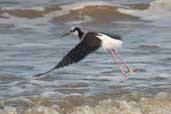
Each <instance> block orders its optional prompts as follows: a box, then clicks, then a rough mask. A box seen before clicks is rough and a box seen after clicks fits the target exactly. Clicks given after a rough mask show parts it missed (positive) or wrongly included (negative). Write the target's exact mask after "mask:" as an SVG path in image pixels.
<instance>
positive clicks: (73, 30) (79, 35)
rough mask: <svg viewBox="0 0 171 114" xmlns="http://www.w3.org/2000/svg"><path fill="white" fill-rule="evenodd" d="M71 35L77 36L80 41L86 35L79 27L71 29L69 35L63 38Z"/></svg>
mask: <svg viewBox="0 0 171 114" xmlns="http://www.w3.org/2000/svg"><path fill="white" fill-rule="evenodd" d="M70 34H74V35H77V36H78V37H79V38H80V39H81V37H82V36H83V35H84V33H83V32H82V31H81V29H80V28H79V27H71V28H70V31H69V32H68V33H66V34H64V35H63V36H62V37H65V36H67V35H70Z"/></svg>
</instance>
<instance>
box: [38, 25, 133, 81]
mask: <svg viewBox="0 0 171 114" xmlns="http://www.w3.org/2000/svg"><path fill="white" fill-rule="evenodd" d="M70 34H75V35H77V36H78V38H79V39H80V42H79V43H78V44H77V45H76V46H75V47H74V48H73V49H72V50H71V51H69V53H68V54H66V55H65V56H64V57H63V58H62V60H61V61H60V62H59V63H58V64H57V65H56V66H55V67H53V68H52V69H50V70H49V71H47V72H44V73H41V74H37V75H35V77H39V76H42V75H45V74H48V73H49V72H51V71H53V70H55V69H59V68H63V67H65V66H68V65H71V64H74V63H77V62H79V61H81V60H82V59H84V58H85V57H86V56H88V55H89V54H91V53H92V52H94V51H96V50H97V49H98V48H99V47H103V48H104V49H105V50H106V51H107V52H108V53H110V54H111V55H112V57H113V58H114V60H115V61H116V65H117V66H118V67H119V69H120V72H121V73H122V75H123V76H124V77H125V78H126V79H127V78H128V77H127V74H126V73H127V72H133V71H132V69H130V68H129V67H128V65H127V64H126V62H124V61H123V60H122V59H121V57H120V56H119V54H118V52H117V51H116V50H115V49H116V48H119V47H121V46H122V44H123V40H122V39H121V37H120V36H118V35H109V34H106V33H102V32H87V33H84V32H83V31H82V30H81V29H80V28H79V27H72V28H71V29H70V32H68V33H66V34H64V35H63V36H62V37H65V36H67V35H70ZM117 59H118V60H119V61H117ZM121 64H122V65H124V67H125V68H126V70H127V71H125V69H124V68H123V66H121Z"/></svg>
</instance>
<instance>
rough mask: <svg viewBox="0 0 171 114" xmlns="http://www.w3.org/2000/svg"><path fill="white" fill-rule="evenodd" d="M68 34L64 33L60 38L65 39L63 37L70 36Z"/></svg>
mask: <svg viewBox="0 0 171 114" xmlns="http://www.w3.org/2000/svg"><path fill="white" fill-rule="evenodd" d="M70 34H71V33H70V32H68V33H65V34H63V35H62V36H61V38H63V37H65V36H68V35H70Z"/></svg>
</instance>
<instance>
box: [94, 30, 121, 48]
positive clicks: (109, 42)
mask: <svg viewBox="0 0 171 114" xmlns="http://www.w3.org/2000/svg"><path fill="white" fill-rule="evenodd" d="M97 37H98V38H99V39H101V41H102V47H103V48H104V49H116V48H119V47H121V46H122V44H123V41H121V40H118V39H114V38H111V37H109V36H107V35H105V34H102V33H98V35H97Z"/></svg>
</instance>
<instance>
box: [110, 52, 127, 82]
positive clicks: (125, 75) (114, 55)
mask: <svg viewBox="0 0 171 114" xmlns="http://www.w3.org/2000/svg"><path fill="white" fill-rule="evenodd" d="M107 51H108V52H109V53H110V54H111V55H112V56H113V58H114V60H115V62H116V65H117V66H118V68H119V69H120V72H121V73H122V75H123V76H124V77H125V79H128V76H127V74H126V73H125V71H124V70H123V69H122V67H121V66H120V65H119V63H118V62H117V60H116V58H115V57H116V54H115V53H114V52H113V51H112V50H110V49H108V50H107Z"/></svg>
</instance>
